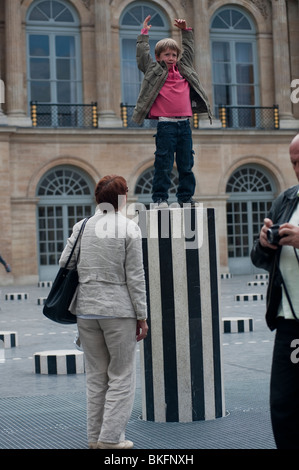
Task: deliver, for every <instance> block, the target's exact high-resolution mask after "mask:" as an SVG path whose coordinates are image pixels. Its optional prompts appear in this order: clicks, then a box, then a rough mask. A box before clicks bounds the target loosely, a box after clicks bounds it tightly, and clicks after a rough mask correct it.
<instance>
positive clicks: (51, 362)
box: [47, 356, 57, 374]
mask: <svg viewBox="0 0 299 470" xmlns="http://www.w3.org/2000/svg"><path fill="white" fill-rule="evenodd" d="M47 364H48V374H57V363H56V356H47Z"/></svg>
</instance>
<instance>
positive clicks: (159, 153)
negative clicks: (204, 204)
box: [152, 119, 195, 202]
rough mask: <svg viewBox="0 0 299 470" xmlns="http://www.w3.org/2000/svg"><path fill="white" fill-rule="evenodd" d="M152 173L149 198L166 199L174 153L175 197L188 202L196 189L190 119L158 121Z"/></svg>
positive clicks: (155, 200) (155, 199)
mask: <svg viewBox="0 0 299 470" xmlns="http://www.w3.org/2000/svg"><path fill="white" fill-rule="evenodd" d="M155 137H156V152H155V173H154V178H153V194H152V199H153V201H154V202H157V201H158V200H159V199H163V200H167V199H168V191H169V187H170V184H171V179H170V175H171V171H172V168H173V164H174V154H176V164H177V169H178V173H179V185H178V189H177V194H176V196H177V199H178V201H180V202H187V201H188V200H189V199H190V198H191V197H192V196H193V194H194V191H195V178H194V174H193V172H192V167H193V164H194V152H193V149H192V132H191V127H190V123H189V120H188V119H186V120H184V121H178V122H171V121H162V122H158V126H157V134H156V136H155Z"/></svg>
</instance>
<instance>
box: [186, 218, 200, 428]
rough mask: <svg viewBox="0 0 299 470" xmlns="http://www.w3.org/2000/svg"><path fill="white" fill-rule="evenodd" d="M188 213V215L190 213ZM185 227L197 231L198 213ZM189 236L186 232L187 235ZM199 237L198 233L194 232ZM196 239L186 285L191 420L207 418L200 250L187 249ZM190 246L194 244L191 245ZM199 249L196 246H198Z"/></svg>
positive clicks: (188, 253) (188, 260)
mask: <svg viewBox="0 0 299 470" xmlns="http://www.w3.org/2000/svg"><path fill="white" fill-rule="evenodd" d="M187 211H188V212H187ZM183 212H184V226H185V227H186V224H187V225H190V223H191V226H189V227H187V229H188V232H189V233H190V231H194V230H196V226H197V221H196V211H195V209H184V211H183ZM185 233H187V230H186V231H185ZM195 233H197V231H196V232H195ZM195 239H196V238H195V237H193V239H192V240H191V238H189V239H188V240H187V239H186V247H187V248H186V271H187V272H186V277H187V279H186V281H187V289H188V315H189V341H190V368H191V385H192V420H193V421H198V420H203V419H204V418H205V400H204V377H203V350H202V321H201V320H202V315H201V290H200V272H199V257H198V246H197V248H188V242H191V241H192V246H194V242H195ZM190 244H191V243H190ZM196 245H197V244H196Z"/></svg>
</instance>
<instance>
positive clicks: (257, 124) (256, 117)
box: [120, 103, 279, 129]
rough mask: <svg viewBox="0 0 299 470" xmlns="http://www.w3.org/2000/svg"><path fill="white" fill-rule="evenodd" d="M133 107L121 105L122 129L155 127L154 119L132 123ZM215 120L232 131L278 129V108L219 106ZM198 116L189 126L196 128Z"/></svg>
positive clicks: (194, 116)
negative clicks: (140, 123) (217, 119)
mask: <svg viewBox="0 0 299 470" xmlns="http://www.w3.org/2000/svg"><path fill="white" fill-rule="evenodd" d="M134 107H135V106H134V105H126V104H123V103H121V105H120V108H121V118H122V121H123V126H124V127H137V128H138V127H139V128H140V127H141V128H152V127H156V126H157V121H156V120H154V119H145V120H144V123H143V124H142V125H138V124H136V123H135V122H134V121H132V114H133V111H134ZM216 117H217V118H219V119H220V121H221V126H222V128H232V129H249V128H251V129H279V115H278V106H277V105H275V106H272V107H257V106H254V107H253V106H251V107H249V106H248V107H245V106H219V109H218V116H216ZM198 122H199V116H198V114H196V113H195V114H193V117H192V119H191V125H192V127H193V128H194V129H197V128H198Z"/></svg>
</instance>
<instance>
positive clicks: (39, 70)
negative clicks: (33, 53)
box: [30, 59, 50, 80]
mask: <svg viewBox="0 0 299 470" xmlns="http://www.w3.org/2000/svg"><path fill="white" fill-rule="evenodd" d="M30 78H40V79H45V80H47V79H49V78H50V63H49V59H31V60H30Z"/></svg>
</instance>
